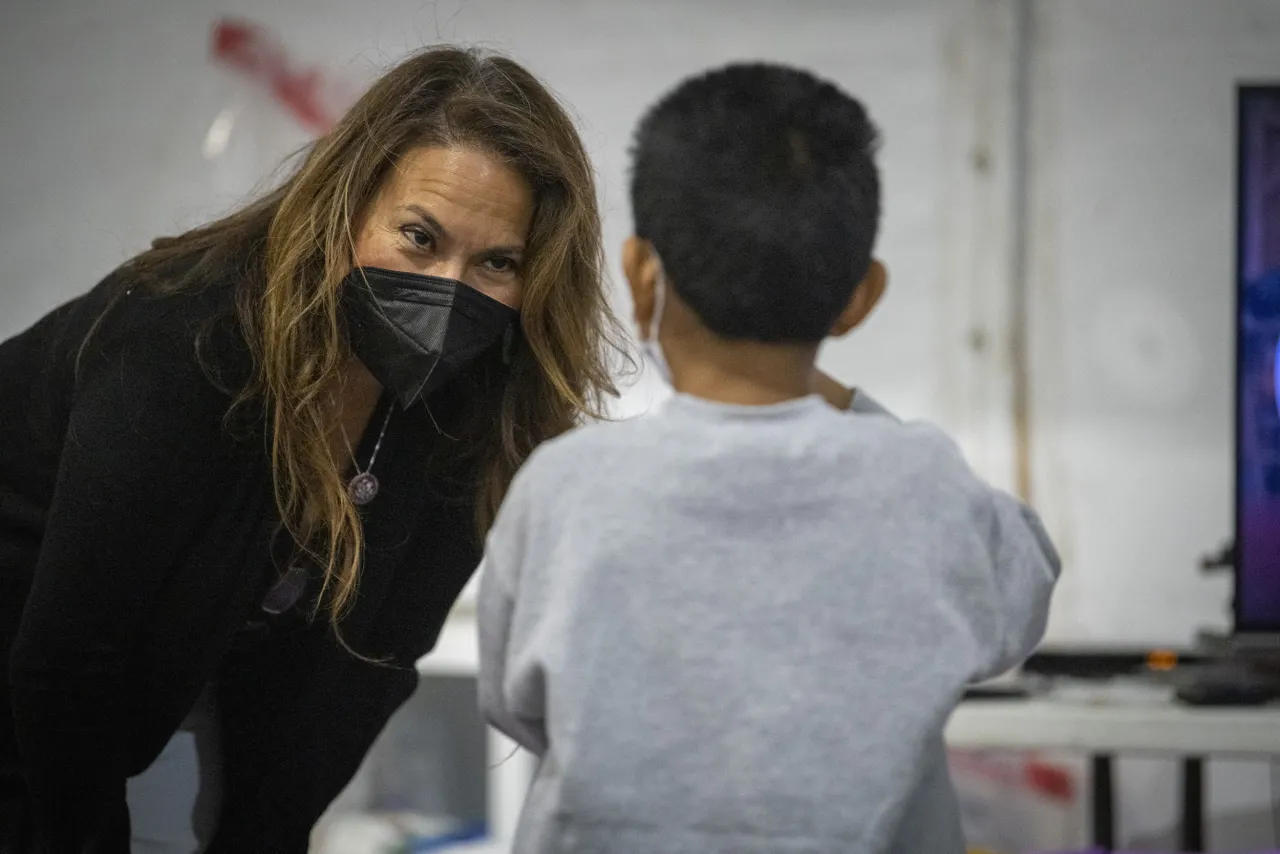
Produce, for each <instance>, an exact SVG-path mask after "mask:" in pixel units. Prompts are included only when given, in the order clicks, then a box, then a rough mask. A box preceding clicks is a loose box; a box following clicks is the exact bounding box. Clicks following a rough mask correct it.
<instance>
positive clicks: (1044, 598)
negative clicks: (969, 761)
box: [813, 370, 1062, 681]
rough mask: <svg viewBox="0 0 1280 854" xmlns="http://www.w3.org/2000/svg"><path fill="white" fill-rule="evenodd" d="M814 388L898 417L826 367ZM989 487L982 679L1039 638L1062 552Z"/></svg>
mask: <svg viewBox="0 0 1280 854" xmlns="http://www.w3.org/2000/svg"><path fill="white" fill-rule="evenodd" d="M813 387H814V391H815V392H817V393H818V394H821V395H822V396H823V397H824V398H825V399H826V400H827V401H828V402H829V403H830V404H831V405H832V406H835V407H836V408H838V409H848V410H852V411H855V412H858V411H861V412H864V413H880V414H885V415H890V417H893V416H892V415H891V414H890V413H888V412H887V411H886V410H885V409H884V408H883V407H882V406H880V404H878V403H877V402H876V401H874V400H872V399H871V398H869V397H867V396H866V395H864V394H863V393H862V392H861V391H854V390H853V389H850V388H847V387H846V386H844V385H843V384H841V383H840V382H839V381H838V380H835V379H833V378H832V377H830V376H828V375H827V374H825V373H823V372H822V371H818V370H815V371H814V382H813ZM957 453H958V452H957ZM965 465H966V468H967V463H966V464H965ZM973 477H975V478H977V475H976V474H975V475H973ZM986 492H987V497H988V499H989V503H988V505H987V506H984V507H983V508H982V515H983V516H984V517H985V519H984V523H985V525H986V529H985V534H986V537H987V549H988V552H989V553H990V555H991V560H992V565H991V569H992V574H991V580H992V582H993V585H992V587H993V590H994V595H995V598H996V601H995V602H994V603H993V606H994V607H992V608H991V609H990V610H989V612H988V613H989V614H991V615H992V618H991V619H992V621H993V622H994V623H995V624H996V625H994V626H987V627H984V629H985V630H979V631H978V635H979V636H980V637H984V638H985V637H991V638H993V642H992V643H991V644H990V648H989V649H987V650H985V651H986V652H987V653H988V656H987V658H986V660H985V661H984V662H983V665H982V668H981V669H980V672H979V673H978V674H977V681H981V680H983V679H989V678H991V677H994V676H998V675H1000V674H1001V673H1004V672H1005V671H1007V670H1011V669H1012V668H1014V667H1016V666H1018V665H1019V664H1021V663H1022V662H1023V661H1024V660H1025V659H1026V658H1027V656H1029V655H1030V654H1031V652H1032V651H1033V650H1034V649H1035V647H1036V645H1037V644H1038V643H1040V640H1041V638H1042V637H1043V636H1044V630H1045V623H1046V622H1047V620H1048V617H1049V599H1050V596H1051V595H1052V593H1053V588H1054V585H1055V584H1056V583H1057V581H1058V576H1059V574H1061V572H1062V562H1061V559H1060V558H1059V557H1058V552H1057V550H1056V549H1055V548H1054V547H1053V542H1052V541H1051V540H1050V539H1049V535H1048V534H1047V533H1046V532H1045V529H1044V526H1043V525H1042V524H1041V522H1040V517H1039V516H1037V515H1036V513H1035V511H1034V510H1032V509H1031V508H1030V507H1028V506H1027V505H1025V504H1023V503H1022V502H1021V501H1019V500H1017V499H1016V498H1014V497H1013V496H1011V495H1009V494H1007V493H1005V492H1002V491H1001V490H999V489H995V488H993V487H990V486H987V487H986Z"/></svg>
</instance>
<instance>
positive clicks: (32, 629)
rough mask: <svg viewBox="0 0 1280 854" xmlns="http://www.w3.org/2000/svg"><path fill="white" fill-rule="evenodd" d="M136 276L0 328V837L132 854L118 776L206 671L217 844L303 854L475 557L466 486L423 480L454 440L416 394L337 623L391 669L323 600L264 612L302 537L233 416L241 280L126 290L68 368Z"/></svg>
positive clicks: (242, 372) (154, 744)
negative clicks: (1, 666) (211, 687)
mask: <svg viewBox="0 0 1280 854" xmlns="http://www.w3.org/2000/svg"><path fill="white" fill-rule="evenodd" d="M128 286H129V282H128V281H122V276H121V275H119V274H117V275H116V276H114V277H111V278H108V280H107V281H106V282H104V283H103V284H102V285H99V286H98V287H97V288H96V289H95V290H94V291H91V292H90V293H89V294H87V295H86V296H84V297H82V298H80V299H78V300H75V301H74V302H72V303H70V304H68V305H66V306H64V307H62V308H60V309H58V310H57V311H55V312H53V313H52V314H50V315H49V316H47V317H46V318H44V319H43V320H41V321H40V322H39V323H37V324H36V325H35V326H34V327H32V328H31V329H29V330H28V331H27V332H25V333H22V334H21V335H19V336H17V337H16V338H13V339H10V340H8V341H6V342H4V343H3V344H0V654H2V655H3V656H4V659H5V660H6V661H7V663H8V667H7V668H6V671H7V676H6V678H4V679H0V827H2V828H3V829H0V851H3V850H5V842H4V841H3V840H4V836H5V833H6V832H8V833H9V834H10V837H11V839H12V838H16V837H17V835H18V833H19V830H18V825H19V824H20V823H22V822H24V821H26V822H28V823H30V824H33V825H34V826H35V827H36V828H37V829H38V831H39V832H40V834H41V835H42V836H43V837H44V838H45V839H46V840H47V845H48V850H50V851H55V852H58V854H61V852H83V851H93V852H108V854H127V852H128V848H129V842H128V837H129V827H128V815H127V809H126V807H125V800H124V797H125V779H126V778H127V777H128V776H131V775H134V774H137V773H139V772H140V771H142V770H143V769H145V768H146V767H147V766H148V765H149V764H150V763H151V762H152V761H153V760H154V759H155V757H156V756H157V755H158V754H159V752H160V750H161V749H162V748H163V747H164V745H165V743H166V742H167V741H168V739H169V737H170V735H172V733H173V732H174V731H175V729H176V728H177V727H178V725H179V724H180V723H181V721H182V719H183V717H184V716H185V715H186V713H187V711H188V710H189V709H190V708H191V706H192V704H193V702H194V701H195V699H196V698H197V696H198V694H199V693H200V691H201V689H202V688H203V686H205V685H206V684H208V683H209V682H211V681H214V682H216V684H217V686H218V700H219V710H220V718H221V723H222V741H223V754H224V756H223V762H224V768H223V785H224V796H223V797H224V803H223V810H222V817H221V820H220V822H219V826H218V831H217V835H216V837H215V839H214V842H213V847H212V848H211V849H210V850H211V852H214V854H226V852H231V854H247V852H259V851H260V852H271V854H288V852H295V851H296V852H304V851H306V848H307V837H308V834H309V831H310V829H311V826H312V824H313V823H314V822H315V820H316V819H317V817H318V816H319V815H320V814H321V812H322V811H323V810H324V809H325V807H326V806H327V805H328V804H329V802H330V801H331V800H332V799H333V798H334V797H335V796H336V795H337V794H338V792H339V791H341V789H342V788H343V786H344V785H345V784H346V783H347V781H348V780H349V779H350V778H351V776H352V775H353V774H354V772H355V770H356V769H357V767H358V765H359V763H360V761H361V759H362V758H363V756H364V754H365V752H366V750H367V749H368V747H369V745H370V743H371V742H372V741H373V739H374V737H375V736H376V735H377V734H378V732H379V730H380V729H381V727H382V726H383V724H384V723H385V722H386V720H387V718H388V717H389V716H390V715H391V713H392V712H393V711H394V710H395V709H396V708H397V707H398V706H399V705H400V704H401V703H403V702H404V701H405V700H406V699H407V698H408V697H409V695H410V693H411V692H412V691H413V690H414V687H415V686H416V684H417V679H416V674H415V671H414V667H413V665H414V661H415V660H416V659H417V658H418V657H420V656H421V655H423V654H424V653H426V652H427V651H428V650H429V649H430V648H431V647H432V645H433V644H434V643H435V640H436V637H437V635H438V633H439V631H440V627H441V624H442V623H443V621H444V618H445V616H446V614H447V613H448V610H449V608H450V606H451V605H452V603H453V601H454V599H455V598H456V596H457V594H458V593H459V591H460V590H461V589H462V587H463V585H464V584H465V583H466V580H467V578H468V577H469V576H470V575H471V573H472V571H473V570H474V568H475V566H476V565H477V563H478V561H479V555H480V550H479V544H478V538H477V537H475V536H474V533H473V531H474V528H473V524H472V499H471V492H472V489H471V486H470V484H468V483H466V481H467V478H466V477H465V476H462V477H450V478H433V477H431V476H430V475H429V471H430V467H431V465H432V460H434V459H437V458H439V456H440V455H446V456H447V455H448V454H449V452H450V449H449V447H448V446H449V444H450V442H451V440H449V439H447V438H445V437H443V436H441V435H440V433H439V432H438V430H437V429H436V427H435V426H433V421H432V418H431V416H430V415H429V414H428V413H427V412H426V410H425V408H424V407H422V406H419V407H417V408H415V409H411V410H407V411H404V410H397V411H396V412H395V413H394V414H393V415H392V417H391V420H390V422H389V425H388V429H387V432H386V437H385V439H384V441H383V444H382V448H381V450H380V452H379V455H378V459H377V466H376V469H375V474H376V475H377V477H378V478H379V480H380V482H381V491H380V493H379V495H378V497H377V499H376V500H375V501H374V502H373V503H372V504H370V505H368V506H367V507H366V508H364V510H363V513H364V525H365V535H366V553H365V565H364V568H363V575H362V581H361V585H360V588H359V594H358V597H357V601H356V604H355V606H354V608H353V610H352V611H351V613H350V616H349V617H348V618H346V620H345V622H344V624H343V638H344V639H345V641H346V642H347V644H349V645H350V646H351V647H352V648H354V649H355V650H356V651H358V652H359V653H361V654H362V655H363V656H366V657H368V658H374V659H385V661H386V663H384V664H374V663H368V662H365V661H361V660H360V659H359V658H356V657H354V656H353V655H351V654H350V653H349V652H347V651H346V650H344V649H343V648H342V646H341V645H340V644H339V643H338V642H337V640H336V639H335V637H334V635H333V632H332V631H331V629H330V628H329V626H328V624H327V618H326V617H324V616H321V617H320V618H319V619H318V620H316V621H308V620H307V619H305V616H299V615H298V613H297V611H305V603H303V604H302V605H300V607H299V609H297V611H295V613H294V614H293V615H291V616H289V615H287V616H286V618H285V619H284V620H283V621H280V622H278V624H275V625H273V624H272V622H271V620H270V619H269V618H267V617H266V615H265V614H264V613H263V612H262V610H261V602H262V598H263V596H264V594H265V593H266V591H267V589H268V588H269V586H270V584H271V583H272V581H273V580H274V579H275V578H276V577H278V575H277V573H278V571H279V570H278V565H279V564H280V563H282V561H283V560H287V559H288V557H289V552H288V551H287V550H286V549H285V548H284V544H283V543H282V540H284V539H285V538H284V537H283V536H281V535H278V534H277V529H278V517H277V514H276V511H275V504H274V499H273V496H272V489H271V479H270V470H269V465H268V459H267V453H266V450H265V449H266V441H265V438H264V431H263V428H262V426H261V423H256V424H255V423H253V422H252V421H250V422H239V423H238V422H236V421H235V420H232V421H230V422H229V421H228V420H227V418H226V416H227V413H228V409H229V406H230V403H231V396H230V392H229V389H234V388H235V387H236V385H237V384H238V383H240V382H242V381H243V379H244V378H245V377H246V376H247V375H248V374H247V371H248V369H249V364H250V362H249V358H248V353H247V348H246V347H245V345H244V342H243V339H242V338H241V336H240V334H239V332H238V331H236V330H237V327H236V325H235V324H234V322H231V321H229V320H227V319H226V318H227V317H228V315H229V309H230V306H231V305H232V293H231V287H230V285H228V284H226V283H211V284H209V285H208V286H207V287H205V288H201V289H198V290H194V291H185V290H184V291H182V292H180V293H178V294H177V295H173V296H167V297H156V296H152V295H149V294H144V293H143V291H142V289H140V288H138V289H131V290H130V293H129V295H128V296H125V297H123V298H122V300H121V301H120V302H119V303H118V304H117V305H115V307H114V308H112V309H111V310H110V311H109V312H108V313H107V314H106V315H105V321H104V322H103V323H102V324H101V326H100V328H98V329H97V331H96V332H95V333H94V335H93V336H92V337H90V338H89V346H88V347H87V348H86V350H85V352H84V353H83V355H81V356H80V358H79V365H78V366H77V354H78V353H79V351H80V346H81V342H82V341H83V340H85V335H86V333H87V332H88V331H89V330H90V327H91V326H92V325H93V323H94V321H95V320H96V319H98V318H99V317H100V316H103V310H104V308H105V307H106V306H107V305H108V294H109V292H111V291H112V289H114V288H127V287H128ZM215 317H222V318H224V320H223V321H221V322H218V323H216V324H214V325H213V326H212V327H209V322H210V318H215ZM198 341H199V342H200V343H199V344H197V342H198ZM198 347H199V348H200V351H199V353H198V352H197V348H198ZM215 380H217V382H215ZM389 405H391V402H390V397H389V396H384V399H383V401H382V402H381V403H380V404H379V407H378V410H377V411H376V412H375V413H374V415H373V417H372V418H371V419H370V424H371V425H373V426H374V427H375V428H380V426H381V424H382V417H383V414H384V413H385V412H386V410H385V407H386V406H389ZM433 414H435V415H436V420H440V419H441V418H443V417H445V416H446V414H445V413H441V412H440V411H438V410H436V409H434V408H433ZM376 432H378V431H377V429H372V430H370V431H369V433H371V434H372V433H376ZM375 438H376V437H375V436H373V435H366V437H365V438H364V440H363V442H362V443H361V447H359V448H358V449H357V456H358V458H359V459H360V460H362V461H363V460H367V459H368V457H369V452H370V451H371V446H372V443H373V441H374V439H375ZM455 447H456V446H455ZM463 474H464V475H465V472H464V473H463ZM282 555H283V558H282ZM10 713H12V717H11V718H10V717H9V714H10ZM9 844H11V845H14V846H17V845H20V844H21V843H16V842H10V843H9ZM13 850H21V849H20V848H17V847H15V848H14V849H13Z"/></svg>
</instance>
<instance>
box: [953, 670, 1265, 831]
mask: <svg viewBox="0 0 1280 854" xmlns="http://www.w3.org/2000/svg"><path fill="white" fill-rule="evenodd" d="M947 743H948V744H949V745H951V746H952V747H957V748H964V749H973V750H984V749H985V750H1068V751H1076V752H1080V753H1085V754H1088V755H1089V757H1090V758H1091V760H1092V776H1093V784H1092V801H1093V835H1094V840H1093V841H1094V843H1095V844H1097V845H1100V846H1104V847H1112V846H1113V845H1114V842H1115V823H1114V815H1115V812H1114V802H1113V801H1114V798H1113V787H1112V759H1113V757H1114V756H1115V755H1116V754H1120V753H1158V754H1164V755H1176V756H1179V757H1181V758H1182V763H1183V765H1182V769H1183V774H1182V779H1183V791H1182V836H1183V839H1182V844H1183V847H1184V850H1187V851H1200V850H1203V844H1204V759H1205V758H1206V757H1209V756H1240V757H1280V706H1274V705H1273V706H1258V707H1238V708H1228V707H1220V706H1219V707H1210V706H1184V705H1180V704H1178V703H1176V702H1175V701H1174V699H1173V696H1172V693H1171V691H1169V690H1167V689H1155V688H1145V687H1141V686H1134V685H1128V686H1126V685H1124V684H1123V683H1120V684H1117V685H1113V686H1106V687H1096V688H1077V689H1064V690H1061V691H1058V692H1055V694H1053V695H1050V696H1048V697H1046V698H1042V699H1032V700H972V701H968V702H965V703H962V704H961V705H960V707H959V708H958V709H957V710H956V712H955V714H953V715H952V717H951V721H950V723H949V724H948V726H947Z"/></svg>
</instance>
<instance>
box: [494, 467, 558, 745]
mask: <svg viewBox="0 0 1280 854" xmlns="http://www.w3.org/2000/svg"><path fill="white" fill-rule="evenodd" d="M520 481H521V478H520V477H517V478H516V483H513V484H512V487H511V490H510V492H509V494H508V496H507V500H506V502H505V503H504V504H503V507H502V511H501V512H500V513H499V514H498V519H497V521H496V522H495V523H494V526H493V530H492V531H491V532H490V533H489V539H488V541H487V543H486V547H485V556H484V561H483V563H482V564H481V568H480V589H479V592H478V594H477V596H478V599H477V605H476V609H477V621H478V623H479V630H480V675H479V680H478V681H479V694H480V712H481V714H483V715H484V717H485V719H486V720H487V721H488V722H489V723H490V724H491V725H492V726H493V727H494V728H495V729H497V730H499V731H500V732H502V733H504V734H506V735H507V736H509V737H510V738H511V739H512V740H514V741H515V742H516V743H517V744H519V745H520V746H521V747H523V748H525V749H526V750H529V751H531V752H532V753H534V754H536V755H538V756H541V755H542V754H543V753H544V752H545V751H546V749H547V735H546V731H545V728H544V724H543V699H544V691H543V685H542V676H541V670H540V668H537V667H535V666H525V667H523V668H521V670H522V672H521V673H518V674H514V678H513V674H512V672H511V667H510V664H511V661H512V658H513V653H515V652H518V650H513V649H512V634H513V626H514V625H515V622H516V614H517V609H518V607H519V605H518V603H519V599H520V576H521V572H520V569H521V561H522V558H523V551H524V549H523V545H524V542H525V531H524V526H525V517H526V512H525V511H526V506H525V504H526V502H525V501H524V500H523V499H522V495H523V494H524V492H525V490H523V489H520Z"/></svg>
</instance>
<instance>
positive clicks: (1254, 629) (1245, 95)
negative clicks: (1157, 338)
mask: <svg viewBox="0 0 1280 854" xmlns="http://www.w3.org/2000/svg"><path fill="white" fill-rule="evenodd" d="M1259 94H1263V95H1270V96H1271V97H1274V98H1275V99H1276V100H1277V101H1280V81H1275V82H1268V81H1259V82H1247V83H1246V82H1241V83H1238V84H1236V122H1235V131H1236V246H1235V250H1236V259H1235V286H1234V287H1233V288H1232V293H1233V294H1234V296H1235V300H1234V302H1235V305H1234V311H1233V315H1232V327H1233V329H1234V331H1235V337H1236V340H1235V360H1234V365H1233V374H1234V378H1233V380H1234V381H1233V383H1232V400H1233V401H1234V412H1233V418H1232V420H1233V421H1234V423H1235V426H1234V429H1233V431H1232V440H1233V441H1234V443H1235V448H1234V449H1233V450H1234V452H1235V453H1234V458H1235V471H1234V474H1235V482H1234V484H1233V485H1232V503H1233V504H1234V511H1235V513H1234V520H1233V528H1234V531H1233V535H1234V538H1235V539H1234V543H1235V548H1234V550H1233V551H1234V555H1235V559H1234V561H1233V563H1234V564H1235V565H1234V566H1233V567H1232V570H1233V572H1232V575H1233V576H1234V583H1233V588H1232V589H1233V593H1232V597H1231V611H1232V621H1233V624H1234V631H1235V632H1236V633H1237V634H1280V616H1278V617H1277V621H1276V622H1275V623H1257V622H1248V621H1246V620H1245V619H1244V614H1243V612H1242V608H1241V603H1242V602H1243V601H1244V600H1243V596H1242V594H1243V592H1244V590H1243V587H1244V585H1243V583H1242V580H1243V578H1244V573H1243V572H1241V568H1240V561H1241V560H1242V559H1243V558H1244V550H1243V549H1241V548H1240V547H1239V544H1240V541H1241V540H1240V522H1241V515H1242V514H1241V507H1240V504H1241V501H1240V487H1241V483H1242V482H1243V475H1242V470H1243V465H1244V461H1243V458H1242V457H1243V455H1242V454H1241V448H1242V447H1243V446H1244V443H1243V441H1242V440H1243V436H1244V429H1245V424H1244V417H1243V415H1244V401H1243V399H1242V397H1241V394H1240V385H1241V382H1242V380H1243V379H1244V377H1243V371H1242V366H1243V364H1244V330H1243V328H1242V323H1241V312H1242V311H1243V310H1244V264H1245V240H1246V231H1245V226H1246V213H1245V207H1246V204H1245V202H1246V195H1245V180H1246V176H1247V173H1248V170H1247V168H1246V167H1247V166H1248V151H1247V149H1248V138H1247V136H1246V134H1245V102H1246V101H1247V100H1248V99H1249V98H1250V97H1253V96H1256V95H1259Z"/></svg>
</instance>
